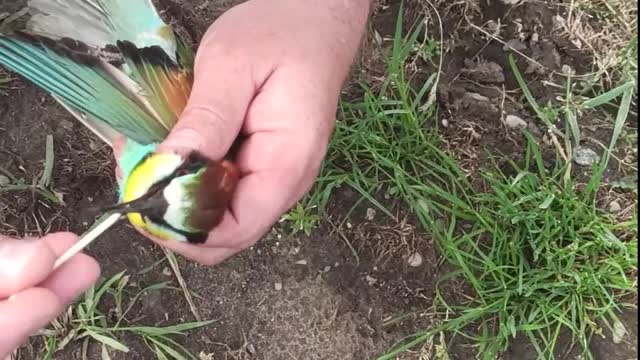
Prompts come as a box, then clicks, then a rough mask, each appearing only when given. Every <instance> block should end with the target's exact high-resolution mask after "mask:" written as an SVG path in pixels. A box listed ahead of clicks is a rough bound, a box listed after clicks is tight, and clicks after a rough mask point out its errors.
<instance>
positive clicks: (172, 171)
mask: <svg viewBox="0 0 640 360" xmlns="http://www.w3.org/2000/svg"><path fill="white" fill-rule="evenodd" d="M12 21H13V23H12V22H9V23H6V24H2V27H0V65H2V66H4V67H5V68H7V69H8V70H10V71H13V72H15V73H17V74H19V75H21V76H22V77H24V78H26V79H27V80H28V81H30V82H31V83H33V84H35V85H36V86H37V87H39V88H41V89H43V90H45V91H46V92H48V93H49V94H50V95H51V96H52V97H53V98H54V99H55V100H56V101H57V102H58V103H59V104H60V105H61V106H62V107H64V108H65V109H66V110H67V111H68V112H69V113H71V114H72V115H73V116H74V117H75V118H76V119H77V120H78V121H80V122H81V123H82V124H83V125H84V126H86V127H87V128H89V129H90V130H91V131H92V132H93V133H94V134H96V135H97V136H98V137H99V138H100V139H102V140H103V141H105V142H106V143H107V144H109V145H111V146H113V145H114V143H115V142H116V141H118V139H121V138H124V139H125V144H124V148H123V150H122V152H121V155H119V158H118V163H119V166H120V169H121V170H122V179H121V181H120V182H119V185H118V202H117V203H116V204H115V205H113V206H110V207H108V208H107V209H105V211H110V212H113V213H119V214H124V215H126V217H127V218H128V220H129V222H130V223H131V224H132V225H133V226H134V227H136V228H138V229H141V230H143V231H144V232H145V233H147V234H150V235H152V236H154V237H155V238H158V239H161V240H167V241H180V242H187V243H191V244H202V243H204V242H205V241H206V239H207V236H208V234H209V233H210V231H211V230H213V229H214V228H216V227H217V226H218V225H219V224H220V223H221V221H222V220H223V217H224V214H225V211H226V209H227V208H228V206H229V203H230V201H231V199H232V196H233V194H234V191H235V189H236V187H237V183H238V181H239V177H240V172H239V170H238V167H237V166H236V164H235V163H234V161H233V159H231V158H229V157H225V158H223V159H210V158H207V157H206V156H205V155H203V154H202V153H200V152H198V151H195V150H194V151H190V152H188V153H186V154H184V153H182V154H181V153H178V152H166V151H164V152H160V151H158V145H159V144H161V143H162V141H163V140H164V139H166V137H167V136H168V135H169V133H170V132H171V130H172V129H173V127H174V126H175V124H176V123H177V121H178V120H179V118H180V116H181V114H182V112H183V111H184V109H185V107H186V105H187V102H188V99H189V95H190V93H191V89H192V85H193V80H194V59H195V56H194V52H193V51H192V50H191V49H190V48H189V47H188V46H187V45H186V43H185V41H184V40H183V39H182V38H181V37H180V36H179V35H178V34H177V32H176V31H175V29H174V28H173V27H172V26H170V25H169V24H167V23H166V22H165V21H164V20H163V19H162V18H161V16H160V14H159V12H158V9H157V8H156V7H155V5H154V4H153V2H152V0H29V1H28V3H27V5H26V12H25V15H24V16H23V17H20V18H19V20H15V19H14V20H12Z"/></svg>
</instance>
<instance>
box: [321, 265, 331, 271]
mask: <svg viewBox="0 0 640 360" xmlns="http://www.w3.org/2000/svg"><path fill="white" fill-rule="evenodd" d="M330 270H331V266H329V265H327V266H325V267H324V269H323V270H322V272H329V271H330Z"/></svg>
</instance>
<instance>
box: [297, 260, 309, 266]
mask: <svg viewBox="0 0 640 360" xmlns="http://www.w3.org/2000/svg"><path fill="white" fill-rule="evenodd" d="M295 264H296V265H307V260H305V259H302V260H298V261H296V262H295Z"/></svg>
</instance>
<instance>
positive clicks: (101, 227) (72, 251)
mask: <svg viewBox="0 0 640 360" xmlns="http://www.w3.org/2000/svg"><path fill="white" fill-rule="evenodd" d="M120 217H122V214H121V213H113V214H111V215H109V216H108V217H107V218H105V219H103V220H102V221H101V220H98V222H99V223H97V224H96V225H94V226H93V227H92V228H91V229H89V231H87V232H86V233H84V234H83V235H82V236H81V237H80V240H79V241H78V242H77V243H75V244H74V245H73V246H72V247H70V248H69V250H67V251H66V252H65V253H64V254H62V255H61V256H60V257H59V258H58V260H56V262H55V264H54V265H53V269H54V270H55V269H57V268H58V267H60V266H61V265H62V264H64V263H65V262H66V261H67V260H69V259H71V258H72V257H73V256H74V255H76V254H77V253H79V252H80V251H82V250H83V249H84V248H86V247H87V246H88V245H89V244H91V243H92V242H93V241H94V240H95V239H96V238H97V237H98V236H100V235H101V234H102V233H103V232H105V231H107V230H108V229H109V228H110V227H112V226H113V225H115V223H117V222H118V220H120Z"/></svg>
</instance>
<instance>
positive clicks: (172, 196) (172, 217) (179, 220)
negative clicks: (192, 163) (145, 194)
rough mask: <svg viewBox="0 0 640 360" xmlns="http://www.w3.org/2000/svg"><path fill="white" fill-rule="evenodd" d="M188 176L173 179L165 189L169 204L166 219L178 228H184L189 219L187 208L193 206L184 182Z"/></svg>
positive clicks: (164, 192)
mask: <svg viewBox="0 0 640 360" xmlns="http://www.w3.org/2000/svg"><path fill="white" fill-rule="evenodd" d="M187 177H188V176H184V177H182V178H176V179H173V180H172V181H171V182H170V183H169V185H167V186H166V187H165V188H164V191H163V195H164V198H165V199H166V200H167V203H168V204H169V206H168V207H167V211H166V212H165V213H164V220H165V221H166V222H167V224H169V225H171V226H173V227H174V228H176V229H184V227H185V223H186V220H187V215H186V212H185V210H187V211H188V209H191V208H192V207H193V201H191V199H190V198H189V196H187V193H186V192H185V190H184V185H183V184H182V181H183V180H184V178H187Z"/></svg>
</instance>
